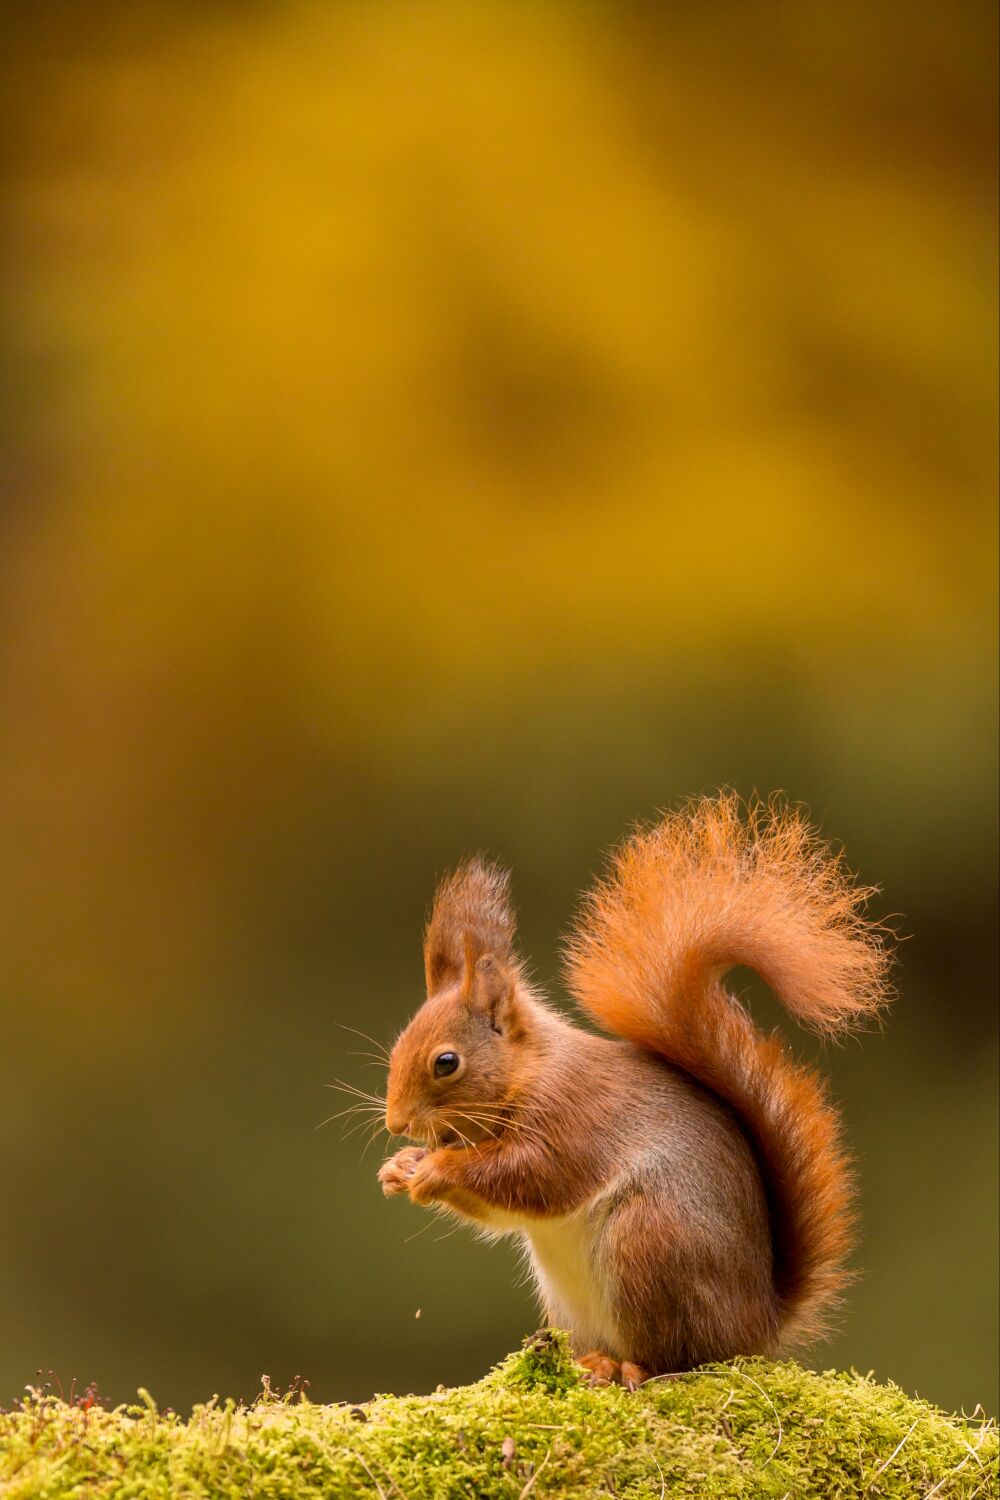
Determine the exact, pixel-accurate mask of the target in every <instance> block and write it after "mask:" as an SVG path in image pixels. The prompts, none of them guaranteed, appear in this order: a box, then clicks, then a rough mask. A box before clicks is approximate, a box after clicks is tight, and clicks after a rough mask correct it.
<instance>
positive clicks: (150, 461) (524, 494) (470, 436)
mask: <svg viewBox="0 0 1000 1500" xmlns="http://www.w3.org/2000/svg"><path fill="white" fill-rule="evenodd" d="M3 25H4V30H5V37H4V46H3V49H2V58H3V61H2V63H0V69H2V73H3V85H4V87H3V91H2V92H3V96H4V103H3V106H2V118H0V139H2V142H3V157H2V167H0V192H2V198H3V210H2V213H3V238H2V244H0V256H2V265H3V309H2V323H0V372H2V377H3V383H4V390H5V396H6V399H5V401H4V403H3V405H4V417H3V427H2V444H3V446H2V456H0V473H2V476H3V495H4V501H3V507H2V511H0V528H2V531H0V536H2V554H0V609H2V611H3V616H4V618H3V629H2V641H0V786H2V801H0V820H2V822H0V923H2V934H0V938H2V940H0V1025H2V1031H0V1036H2V1046H0V1131H2V1135H0V1139H2V1141H3V1168H2V1170H0V1327H2V1329H3V1338H2V1340H0V1403H6V1402H9V1401H10V1400H11V1399H13V1398H14V1397H15V1396H16V1394H17V1392H18V1391H19V1390H20V1388H21V1386H23V1384H24V1383H25V1382H26V1381H28V1380H31V1379H32V1378H33V1377H34V1374H35V1371H36V1369H39V1368H41V1369H42V1370H43V1371H49V1370H50V1369H51V1370H52V1371H54V1372H55V1375H56V1376H58V1378H59V1379H60V1380H62V1382H63V1383H64V1384H65V1385H68V1384H69V1381H70V1379H71V1378H73V1377H74V1376H75V1377H76V1378H77V1380H78V1381H82V1382H86V1381H88V1380H91V1379H96V1380H97V1381H98V1382H99V1384H100V1387H101V1389H102V1390H104V1391H105V1392H106V1393H108V1394H109V1395H110V1396H111V1397H112V1398H114V1399H115V1400H122V1399H126V1398H128V1397H129V1396H130V1395H131V1394H132V1393H133V1392H134V1390H135V1388H136V1386H137V1385H139V1384H142V1385H145V1386H148V1387H149V1388H150V1389H151V1390H152V1391H153V1393H154V1394H155V1395H156V1397H157V1399H158V1400H159V1401H160V1402H161V1404H162V1403H171V1404H173V1405H175V1406H178V1407H184V1406H186V1405H188V1404H190V1403H191V1402H192V1401H194V1400H195V1399H201V1398H204V1397H206V1396H208V1395H210V1394H211V1393H212V1392H213V1391H220V1392H223V1393H232V1394H234V1395H241V1394H242V1395H244V1396H252V1395H253V1394H254V1392H255V1391H256V1390H257V1388H258V1381H259V1377H260V1374H261V1372H263V1371H266V1372H267V1373H268V1374H269V1375H270V1376H271V1377H272V1380H273V1381H274V1382H275V1383H277V1384H281V1385H284V1384H286V1383H287V1382H288V1381H289V1380H290V1379H291V1377H292V1376H293V1375H295V1374H301V1375H304V1376H306V1377H308V1378H309V1380H310V1381H311V1382H312V1384H311V1393H312V1395H313V1396H314V1397H316V1398H318V1399H332V1398H340V1397H348V1396H350V1397H354V1398H358V1397H363V1396H366V1395H368V1394H370V1393H371V1391H372V1390H373V1389H374V1388H378V1389H383V1390H385V1389H402V1390H408V1389H411V1388H412V1389H421V1390H426V1389H430V1388H432V1387H433V1386H434V1384H436V1383H437V1382H438V1381H445V1382H454V1381H456V1380H461V1379H465V1378H471V1377H473V1376H475V1375H477V1374H478V1373H480V1372H481V1371H482V1370H483V1369H484V1368H485V1367H486V1366H487V1365H488V1364H489V1363H490V1362H491V1361H493V1360H494V1359H496V1358H497V1357H499V1356H500V1355H501V1354H502V1353H504V1352H505V1351H506V1350H507V1349H508V1348H509V1347H511V1346H512V1345H513V1344H514V1343H515V1342H516V1341H517V1339H518V1338H519V1336H520V1335H521V1334H522V1333H525V1332H528V1331H530V1330H531V1329H532V1328H533V1327H534V1325H535V1321H536V1316H535V1313H534V1310H533V1308H532V1306H531V1302H530V1298H529V1293H528V1291H527V1290H526V1289H524V1288H523V1287H522V1288H520V1289H518V1288H517V1287H516V1285H515V1282H516V1280H517V1277H516V1274H515V1266H514V1257H513V1254H512V1252H511V1250H510V1249H509V1247H497V1248H493V1249H487V1248H485V1247H483V1246H480V1245H476V1244H474V1243H473V1242H472V1239H471V1236H469V1235H468V1234H466V1233H464V1232H459V1233H458V1234H454V1235H451V1236H450V1237H443V1236H446V1235H447V1231H446V1230H445V1229H442V1228H440V1227H432V1228H430V1229H429V1230H428V1232H426V1233H423V1234H421V1235H420V1236H419V1237H418V1238H415V1239H412V1240H411V1238H410V1237H411V1236H413V1235H414V1233H415V1231H417V1230H419V1229H421V1228H422V1227H423V1226H424V1225H425V1224H426V1223H428V1222H429V1221H428V1219H427V1217H426V1216H425V1215H422V1214H421V1213H420V1212H419V1211H418V1210H415V1209H410V1208H409V1207H408V1206H407V1205H400V1204H396V1203H394V1204H386V1203H385V1202H384V1201H383V1200H382V1197H381V1195H380V1193H379V1192H378V1189H377V1187H376V1184H375V1180H374V1177H375V1170H376V1167H377V1165H378V1151H377V1149H376V1150H372V1151H370V1152H369V1153H368V1156H367V1157H366V1158H365V1160H364V1161H363V1162H362V1161H361V1160H360V1159H359V1158H360V1150H359V1147H358V1143H357V1142H354V1141H346V1142H343V1141H341V1140H339V1139H338V1133H337V1129H338V1128H337V1126H336V1125H335V1124H334V1125H328V1126H326V1127H324V1128H323V1129H320V1130H316V1129H315V1127H316V1125H317V1124H318V1122H320V1121H321V1120H322V1119H323V1118H324V1116H325V1115H327V1114H329V1113H331V1111H332V1109H334V1108H336V1107H338V1106H337V1105H336V1104H335V1103H333V1102H332V1101H334V1100H335V1098H336V1096H335V1095H332V1094H329V1093H324V1089H323V1085H324V1084H325V1083H327V1082H329V1081H331V1080H332V1079H333V1078H335V1077H341V1078H347V1079H348V1080H350V1081H353V1082H355V1083H358V1084H360V1085H361V1086H363V1087H370V1086H375V1085H374V1084H373V1082H372V1081H373V1080H374V1079H375V1078H376V1077H377V1074H375V1073H374V1072H370V1071H368V1070H367V1069H366V1068H365V1066H364V1061H363V1059H359V1058H356V1057H353V1056H351V1053H353V1052H354V1051H356V1050H357V1049H358V1048H359V1047H363V1046H364V1044H363V1043H358V1042H357V1041H356V1040H355V1039H354V1038H352V1037H351V1036H350V1035H349V1034H348V1033H346V1032H344V1031H342V1030H341V1029H340V1026H341V1025H346V1026H354V1027H359V1028H361V1029H362V1030H364V1031H366V1032H370V1033H371V1034H372V1035H373V1036H375V1037H377V1038H380V1039H389V1038H391V1036H392V1035H393V1034H394V1032H395V1030H396V1029H397V1028H398V1027H399V1026H400V1025H401V1024H402V1023H403V1021H404V1020H405V1019H406V1017H407V1016H408V1014H409V1013H410V1011H411V1010H412V1009H413V1008H414V1007H415V1006H416V1005H417V1004H418V1003H419V1000H420V998H421V988H420V981H421V972H422V970H421V959H420V950H419V939H420V930H421V923H422V919H423V915H424V911H425V908H426V904H427V902H428V901H429V899H430V896H431V893H432V889H433V884H434V881H435V878H436V876H437V875H438V874H439V873H440V872H441V871H442V870H443V869H444V868H446V867H447V866H448V865H449V864H450V863H452V862H454V861H455V860H456V858H457V857H458V856H459V855H461V854H462V853H463V852H466V851H468V850H471V849H475V848H480V847H484V848H487V849H489V850H490V851H492V852H493V853H495V854H497V855H499V856H500V857H502V858H503V859H505V860H508V861H509V862H510V863H512V865H513V867H514V871H515V890H516V893H517V896H518V899H519V902H520V905H521V909H522V915H523V933H524V941H525V947H526V949H527V951H528V952H529V953H530V954H531V955H532V956H533V959H534V961H535V964H536V967H537V972H538V974H539V975H540V976H541V977H542V978H543V979H544V980H545V981H547V982H549V983H551V985H552V986H553V989H554V992H555V993H556V994H558V981H557V974H558V961H557V939H558V934H559V932H560V930H561V928H562V927H563V926H564V924H565V923H566V921H567V918H568V916H569V914H570V912H571V910H572V908H573V904H574V902H575V899H576V897H577V894H578V893H579V891H580V890H581V889H582V888H583V886H584V885H585V883H586V882H587V880H588V878H589V876H590V874H591V872H592V871H593V869H594V868H595V867H596V865H597V862H598V860H599V857H600V855H601V853H602V851H603V850H604V849H605V848H606V847H607V845H608V844H609V843H610V842H612V841H613V840H615V839H616V838H617V837H619V836H620V835H621V834H622V833H623V832H624V831H626V830H627V828H628V827H629V825H630V824H631V822H632V821H633V820H634V819H636V818H640V817H647V816H649V815H651V814H652V813H653V811H654V810H655V809H656V808H657V807H659V806H663V805H666V804H669V803H671V802H673V801H675V800H676V799H677V798H678V797H680V796H683V795H684V794H687V793H691V792H696V791H699V790H710V789H712V788H714V787H716V786H718V785H720V784H722V783H730V784H733V785H735V786H737V787H738V788H740V789H741V790H743V791H749V790H750V789H752V788H753V787H758V788H760V789H761V790H763V791H769V790H771V789H773V788H777V787H782V788H784V789H786V790H787V792H788V793H789V794H790V795H791V796H792V797H794V798H796V799H801V800H803V801H805V802H806V803H807V804H808V805H809V806H810V808H811V810H812V812H813V815H814V817H815V818H816V819H817V820H818V821H819V822H820V823H821V825H822V827H823V828H824V830H825V831H826V832H827V833H828V834H829V835H831V836H833V837H836V838H838V839H842V840H843V841H844V842H845V844H846V846H847V850H848V855H849V858H850V860H851V863H852V864H853V866H854V867H855V868H858V869H859V870H860V872H861V875H862V876H863V878H864V879H865V880H866V881H880V882H882V884H883V886H884V897H883V900H882V905H881V908H880V910H881V912H882V913H883V914H885V913H890V912H900V913H903V914H904V915H903V921H902V924H901V925H902V926H903V928H904V930H905V931H907V932H909V933H910V934H911V935H912V936H911V940H910V941H909V942H908V943H907V944H906V945H905V948H904V950H903V952H902V955H901V963H900V970H899V983H900V987H901V999H900V1001H899V1003H898V1006H897V1008H896V1011H895V1013H894V1015H893V1016H892V1018H891V1020H890V1023H889V1025H888V1028H887V1030H886V1032H885V1035H884V1036H882V1037H870V1038H868V1039H866V1041H865V1042H864V1044H863V1045H862V1046H860V1047H857V1046H851V1047H850V1048H848V1049H846V1050H845V1051H843V1052H842V1053H836V1054H834V1055H833V1056H831V1057H828V1058H826V1059H825V1060H824V1066H828V1067H829V1068H830V1070H831V1071H832V1073H833V1077H834V1083H835V1088H836V1091H837V1093H838V1095H839V1096H840V1097H841V1098H842V1099H843V1100H844V1103H845V1108H846V1111H847V1120H848V1131H849V1136H850V1139H851V1141H852V1144H853V1146H854V1149H855V1150H856V1152H857V1155H858V1159H859V1170H860V1177H861V1183H862V1191H863V1219H864V1226H865V1237H864V1243H863V1245H862V1248H861V1250H860V1252H859V1255H858V1265H859V1269H861V1271H862V1272H863V1275H862V1279H861V1280H860V1281H859V1283H858V1285H857V1287H856V1288H855V1290H854V1292H853V1294H852V1296H851V1299H850V1304H849V1307H848V1309H847V1312H846V1314H845V1317H844V1320H843V1325H842V1329H841V1332H840V1334H839V1335H838V1337H837V1338H836V1339H835V1341H834V1342H833V1344H832V1345H831V1346H828V1347H825V1348H822V1349H820V1350H817V1351H814V1356H813V1357H814V1358H815V1360H816V1361H817V1362H819V1363H820V1364H822V1365H826V1366H828V1365H832V1364H835V1363H836V1364H839V1365H845V1364H851V1363H853V1364H855V1365H857V1366H858V1367H859V1368H861V1369H862V1370H868V1369H874V1370H875V1371H876V1373H877V1374H878V1375H879V1376H880V1377H882V1378H888V1377H891V1378H894V1379H896V1380H897V1381H899V1382H900V1383H901V1384H902V1385H904V1386H906V1387H907V1388H909V1389H911V1390H914V1389H915V1390H917V1391H919V1393H920V1394H921V1395H925V1396H927V1397H929V1398H931V1399H934V1400H936V1401H939V1402H942V1403H943V1404H945V1405H949V1406H957V1405H959V1404H963V1403H964V1404H965V1406H966V1407H967V1408H970V1409H971V1407H972V1406H973V1405H974V1404H975V1402H976V1401H979V1400H982V1401H985V1402H986V1403H987V1405H990V1406H992V1409H994V1410H995V1409H996V1406H997V1401H998V1393H997V1383H996V1370H995V1349H996V1320H997V1304H996V1296H997V1292H996V1288H997V1245H996V1218H997V1215H996V1181H997V1170H996V1146H997V1119H996V1090H995V1078H996V1060H997V1042H996V1018H995V958H994V954H995V945H996V930H995V923H996V878H995V847H996V796H995V784H996V779H995V778H996V735H995V714H996V647H995V639H994V611H995V602H996V559H995V542H996V537H995V497H996V480H997V475H996V421H995V409H996V405H995V404H996V366H995V341H996V319H997V307H996V285H995V271H994V258H995V249H996V233H995V225H996V219H995V214H996V192H995V148H994V140H995V118H996V97H995V94H996V88H995V76H994V75H995V54H996V38H995V15H994V8H993V7H992V6H987V5H985V4H980V3H974V0H962V3H958V4H954V5H943V4H937V5H935V4H929V3H921V4H912V3H910V4H905V3H902V0H889V3H887V4H884V5H879V6H870V5H865V4H862V3H860V0H849V3H847V4H845V5H841V6H836V7H832V6H829V5H826V4H819V3H809V0H806V3H801V0H798V3H788V4H785V5H769V4H761V5H757V6H744V5H736V4H731V3H720V4H717V5H703V6H696V5H689V4H684V5H679V6H648V7H643V6H637V5H632V4H626V5H610V4H597V3H594V4H587V3H585V4H579V5H576V6H570V5H566V4H562V3H555V0H551V3H544V0H539V3H536V4H532V5H527V4H523V3H515V0H505V3H501V0H494V3H484V4H481V5H474V6H468V5H465V6H463V5H457V4H455V5H450V4H445V3H441V4H422V3H421V4H416V5H409V6H398V5H383V4H361V3H356V4H336V5H333V4H320V3H293V0H259V3H255V4H252V5H245V6H241V5H235V4H227V3H222V0H214V3H201V4H199V5H193V4H192V5H183V4H167V3H162V4H146V5H142V6H138V7H131V6H124V5H113V4H106V3H105V4H90V5H87V6H76V5H72V4H68V3H66V4H63V3H53V4H50V5H46V6H44V7H42V8H38V7H33V6H29V5H28V4H26V3H23V0H12V3H10V4H8V5H7V6H5V8H4V22H3ZM768 1014H770V1012H768ZM797 1040H801V1045H802V1047H803V1048H804V1049H805V1050H806V1051H809V1050H810V1048H809V1044H808V1042H807V1041H805V1040H802V1039H797ZM813 1050H814V1049H813ZM418 1308H419V1309H421V1316H420V1318H419V1319H418V1318H417V1317H416V1311H417V1309H418Z"/></svg>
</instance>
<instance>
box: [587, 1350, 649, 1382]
mask: <svg viewBox="0 0 1000 1500" xmlns="http://www.w3.org/2000/svg"><path fill="white" fill-rule="evenodd" d="M577 1363H578V1364H581V1365H582V1366H583V1368H584V1369H585V1370H586V1371H587V1384H588V1385H592V1386H599V1385H623V1386H624V1387H625V1389H626V1390H627V1391H635V1390H638V1388H639V1386H640V1385H642V1383H643V1381H644V1380H648V1379H649V1371H648V1370H646V1369H643V1367H642V1365H637V1364H634V1363H633V1361H632V1360H630V1359H625V1360H622V1361H621V1363H619V1361H618V1360H617V1359H612V1358H611V1355H610V1354H602V1353H601V1351H600V1350H599V1349H591V1351H590V1353H589V1354H582V1355H581V1356H580V1358H579V1360H578V1361H577Z"/></svg>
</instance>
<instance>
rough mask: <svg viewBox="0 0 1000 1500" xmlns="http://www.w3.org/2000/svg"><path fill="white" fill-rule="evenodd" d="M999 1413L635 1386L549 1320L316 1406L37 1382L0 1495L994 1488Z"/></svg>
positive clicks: (726, 1493) (748, 1374) (15, 1420)
mask: <svg viewBox="0 0 1000 1500" xmlns="http://www.w3.org/2000/svg"><path fill="white" fill-rule="evenodd" d="M997 1494H998V1485H997V1432H996V1427H995V1424H993V1423H985V1422H982V1421H979V1420H976V1421H967V1420H965V1419H957V1418H953V1417H947V1416H945V1415H944V1414H943V1413H941V1412H939V1411H937V1410H935V1409H934V1408H933V1407H932V1406H928V1405H927V1404H926V1403H925V1402H923V1401H914V1400H911V1399H910V1398H909V1397H908V1396H905V1395H904V1394H903V1392H902V1391H900V1390H898V1389H897V1388H896V1387H895V1386H891V1385H890V1386H883V1385H876V1384H874V1383H873V1382H872V1381H870V1380H866V1379H863V1378H861V1377H860V1376H857V1375H815V1374H812V1373H811V1372H809V1371H808V1370H804V1369H802V1368H801V1366H799V1365H797V1364H792V1363H782V1364H770V1363H767V1362H766V1361H763V1360H738V1361H736V1362H734V1363H733V1364H727V1365H717V1366H708V1367H705V1368H703V1369H701V1370H697V1371H694V1372H692V1373H691V1374H688V1375H682V1376H677V1377H673V1378H670V1379H667V1380H661V1381H657V1382H654V1383H651V1384H649V1385H647V1386H645V1387H643V1389H642V1390H641V1391H639V1392H638V1393H636V1394H635V1395H630V1394H628V1393H627V1392H625V1391H623V1390H621V1389H618V1388H604V1389H600V1390H591V1389H590V1388H589V1387H588V1386H586V1385H584V1384H583V1383H582V1380H581V1378H580V1374H579V1372H578V1369H577V1367H576V1365H575V1364H574V1363H573V1360H572V1358H571V1357H570V1354H569V1351H568V1347H567V1344H566V1341H565V1339H564V1338H563V1336H562V1335H560V1334H551V1333H548V1334H541V1335H537V1336H536V1337H535V1338H533V1339H530V1340H528V1342H527V1343H526V1345H525V1347H524V1349H523V1350H522V1351H521V1352H520V1353H518V1354H513V1355H511V1356H510V1358H509V1359H507V1360H505V1361H504V1363H503V1364H502V1365H500V1366H499V1367H498V1368H497V1369H496V1370H494V1371H493V1372H492V1373H491V1374H490V1375H488V1376H487V1377H486V1378H485V1379H484V1380H481V1381H479V1383H478V1384H477V1385H472V1386H465V1387H461V1388H458V1389H456V1390H441V1391H438V1392H436V1393H435V1394H434V1395H432V1396H380V1397H377V1398H376V1399H375V1400H373V1401H370V1402H368V1403H366V1404H365V1405H364V1406H363V1407H350V1406H318V1405H314V1404H312V1403H311V1402H309V1401H306V1400H295V1399H291V1398H288V1397H286V1398H285V1399H284V1400H281V1399H278V1398H276V1397H274V1396H272V1395H271V1394H270V1393H269V1392H265V1394H264V1395H262V1396H261V1397H260V1398H259V1399H258V1400H257V1401H256V1402H255V1403H254V1404H253V1405H252V1406H250V1407H244V1406H237V1405H235V1404H234V1403H233V1402H231V1401H229V1402H226V1403H223V1404H220V1403H219V1402H218V1401H217V1400H213V1401H211V1402H209V1403H208V1404H207V1405H205V1406H197V1407H195V1409H194V1411H193V1412H192V1414H191V1417H190V1418H189V1419H188V1420H187V1421H183V1420H182V1419H181V1418H180V1417H178V1416H177V1415H176V1414H174V1413H172V1412H158V1411H157V1409H156V1406H155V1405H154V1403H153V1401H152V1400H151V1399H150V1398H149V1397H148V1396H146V1395H145V1393H143V1404H142V1405H138V1406H123V1407H119V1408H118V1409H117V1410H115V1411H105V1410H103V1409H102V1408H101V1407H100V1406H99V1405H94V1404H91V1403H89V1402H88V1401H77V1402H74V1403H67V1402H65V1401H63V1400H61V1399H59V1398H58V1397H55V1396H52V1395H48V1394H45V1393H42V1392H33V1393H31V1394H29V1396H28V1397H27V1399H26V1400H25V1401H24V1402H23V1403H22V1404H21V1405H20V1406H19V1407H18V1408H17V1409H16V1410H14V1411H12V1412H8V1413H6V1414H4V1415H2V1416H0V1496H2V1497H3V1500H28V1497H31V1500H55V1497H69V1496H73V1497H80V1500H83V1497H84V1496H86V1497H87V1500H98V1497H111V1496H115V1497H122V1500H125V1497H129V1500H136V1497H140V1496H162V1497H164V1500H166V1497H170V1500H177V1497H192V1500H193V1497H199V1500H200V1497H206V1500H207V1497H212V1500H215V1497H233V1500H236V1497H239V1500H247V1497H254V1500H257V1497H261V1500H263V1497H267V1500H279V1497H280V1500H300V1497H302V1500H305V1497H314V1496H315V1497H319V1496H323V1497H339V1496H344V1497H352V1500H353V1497H356V1496H357V1497H361V1496H365V1495H371V1496H375V1497H380V1500H438V1497H450V1496H456V1497H458V1496H462V1497H470V1500H489V1497H498V1500H500V1497H503V1500H527V1497H529V1496H531V1497H533V1500H543V1497H554V1496H559V1497H574V1500H575V1497H584V1496H587V1497H598V1496H614V1497H617V1500H659V1497H687V1496H698V1497H699V1500H704V1497H712V1496H717V1497H720V1500H722V1497H724V1500H740V1497H747V1500H749V1497H754V1500H757V1497H760V1500H765V1497H766V1500H786V1497H788V1500H790V1497H795V1500H809V1497H816V1500H846V1497H853V1496H858V1497H865V1500H889V1497H900V1500H902V1497H905V1500H917V1497H924V1500H930V1497H932V1496H936V1497H938V1500H956V1497H959V1496H964V1497H968V1500H972V1497H973V1496H975V1497H977V1500H986V1497H996V1496H997Z"/></svg>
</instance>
